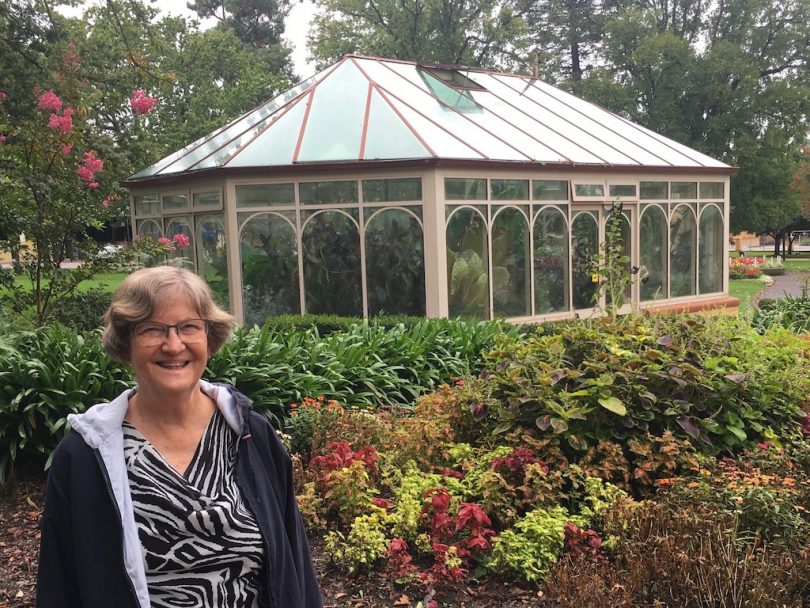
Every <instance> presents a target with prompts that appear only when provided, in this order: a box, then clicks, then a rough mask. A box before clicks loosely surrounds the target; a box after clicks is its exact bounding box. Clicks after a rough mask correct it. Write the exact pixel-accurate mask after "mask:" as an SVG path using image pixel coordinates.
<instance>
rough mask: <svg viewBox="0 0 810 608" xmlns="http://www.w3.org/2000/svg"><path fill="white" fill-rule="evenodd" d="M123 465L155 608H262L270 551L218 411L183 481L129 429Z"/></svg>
mask: <svg viewBox="0 0 810 608" xmlns="http://www.w3.org/2000/svg"><path fill="white" fill-rule="evenodd" d="M123 431H124V458H125V461H126V465H127V473H128V477H129V485H130V492H131V495H132V503H133V507H134V511H135V523H136V524H137V526H138V536H139V538H140V541H141V545H142V551H143V556H144V564H145V568H146V581H147V585H148V588H149V600H150V604H151V607H152V608H179V607H183V608H186V607H188V608H190V607H195V608H196V607H199V608H221V607H228V608H263V607H265V606H267V600H266V594H265V590H264V589H262V585H261V584H260V581H261V580H262V567H263V559H264V545H263V544H262V537H261V534H260V533H259V528H258V526H257V524H256V519H255V517H254V515H253V513H252V511H251V510H250V508H249V507H248V506H247V504H246V503H245V501H244V499H243V497H242V494H241V492H240V491H239V488H238V486H237V485H236V478H235V475H234V465H235V458H236V448H237V442H238V437H237V435H236V433H234V432H233V431H232V430H231V428H230V427H229V426H228V424H227V423H226V422H225V419H224V418H223V417H222V415H221V414H220V413H219V412H218V411H217V412H216V413H215V414H214V416H213V417H212V418H211V421H210V422H209V423H208V426H207V427H206V429H205V432H204V433H203V436H202V439H201V440H200V444H199V445H198V446H197V451H196V452H195V454H194V456H193V458H192V459H191V463H190V464H189V466H188V469H187V470H186V472H185V474H184V475H180V474H179V473H178V472H177V471H175V470H174V469H173V468H172V467H171V465H169V463H168V462H166V460H165V459H164V458H163V457H162V456H161V455H160V453H159V452H158V451H157V450H156V449H155V448H154V446H153V445H152V444H151V443H149V441H147V439H146V438H145V437H144V436H143V435H141V433H139V432H138V430H137V429H136V428H135V427H133V426H132V425H131V424H129V423H127V422H124V428H123Z"/></svg>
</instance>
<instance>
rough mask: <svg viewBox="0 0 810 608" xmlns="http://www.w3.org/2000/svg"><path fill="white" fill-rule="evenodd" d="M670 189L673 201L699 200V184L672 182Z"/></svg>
mask: <svg viewBox="0 0 810 608" xmlns="http://www.w3.org/2000/svg"><path fill="white" fill-rule="evenodd" d="M670 187H671V190H672V194H671V197H672V199H685V198H688V199H696V198H697V182H672V184H671V185H670Z"/></svg>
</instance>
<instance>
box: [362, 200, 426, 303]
mask: <svg viewBox="0 0 810 608" xmlns="http://www.w3.org/2000/svg"><path fill="white" fill-rule="evenodd" d="M366 287H367V289H368V314H369V315H380V314H393V315H411V316H416V317H423V316H425V252H424V240H423V238H422V227H421V226H420V225H419V222H418V221H417V219H416V218H415V217H414V216H413V215H411V214H410V213H408V212H407V211H403V210H402V209H387V210H384V211H380V212H379V213H375V214H374V216H373V217H372V218H371V221H369V223H368V224H367V225H366Z"/></svg>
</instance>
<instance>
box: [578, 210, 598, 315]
mask: <svg viewBox="0 0 810 608" xmlns="http://www.w3.org/2000/svg"><path fill="white" fill-rule="evenodd" d="M597 253H599V227H598V226H597V224H596V218H595V217H594V216H593V215H591V214H590V213H580V214H579V215H577V216H576V217H575V218H574V221H573V223H572V224H571V254H572V255H571V263H572V265H573V268H572V273H571V282H572V285H571V287H572V291H573V299H574V308H592V307H593V306H595V305H596V304H595V302H594V298H595V297H596V292H597V289H598V287H599V285H598V283H596V282H594V281H593V256H595V255H596V254H597Z"/></svg>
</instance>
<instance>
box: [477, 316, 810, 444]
mask: <svg viewBox="0 0 810 608" xmlns="http://www.w3.org/2000/svg"><path fill="white" fill-rule="evenodd" d="M802 353H803V351H802V346H801V345H800V344H799V343H798V342H797V341H796V340H795V339H794V340H790V339H789V338H786V337H780V336H766V337H759V336H757V334H756V333H754V332H752V331H751V330H746V328H745V327H744V326H743V325H742V324H741V323H739V321H736V320H728V319H711V320H706V319H701V318H689V317H677V316H673V317H664V316H661V317H654V318H640V317H626V318H622V319H619V320H617V321H611V320H608V319H600V320H595V321H590V322H577V323H569V324H560V325H558V326H555V329H554V333H552V334H549V335H540V336H532V337H528V338H526V339H524V340H522V341H519V342H518V341H514V342H512V343H504V344H502V346H500V347H499V348H497V349H495V350H493V351H492V352H491V353H489V354H488V355H486V359H487V369H486V370H485V371H484V372H483V373H482V378H483V380H482V388H481V392H482V394H483V398H482V400H481V401H480V402H479V403H470V404H469V407H470V408H471V409H475V411H476V412H477V413H478V418H479V421H480V423H482V424H480V425H479V426H488V428H489V429H491V431H492V432H493V433H494V434H495V435H499V434H501V433H505V432H508V431H510V430H512V429H516V428H522V429H534V432H535V433H537V434H538V435H539V436H541V437H547V436H559V437H560V438H562V439H564V441H565V443H564V444H563V446H564V447H565V448H566V453H567V455H568V457H569V459H576V458H577V454H580V455H581V454H582V453H583V452H585V451H586V450H587V449H588V448H589V447H590V446H593V445H598V443H599V442H600V441H607V440H609V441H614V442H618V443H619V444H621V445H622V448H623V450H624V456H625V457H627V458H628V459H630V454H629V453H628V444H629V441H630V440H633V439H638V440H644V439H645V438H647V437H648V435H652V436H653V437H659V438H663V437H665V433H666V432H670V433H673V434H674V435H675V436H676V437H680V438H686V439H689V440H690V441H691V442H692V445H693V446H694V447H695V448H697V449H698V450H699V451H701V452H706V453H718V452H721V451H734V450H739V449H741V448H744V447H746V446H750V445H752V444H753V443H755V442H756V441H757V440H759V439H761V438H763V437H765V436H766V434H767V433H769V432H775V433H777V434H781V435H785V436H787V435H792V436H794V437H797V436H798V424H797V423H798V421H799V419H800V417H801V414H802V407H801V404H802V403H803V402H805V400H806V399H807V395H808V394H810V379H808V376H807V372H808V371H810V360H809V359H808V357H807V356H806V355H803V354H802ZM769 429H770V430H769Z"/></svg>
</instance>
